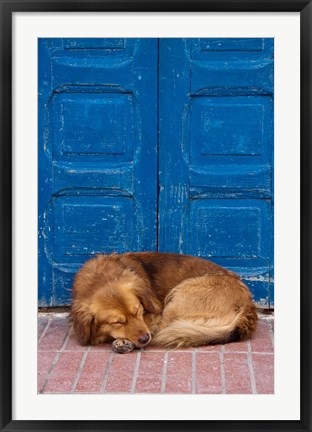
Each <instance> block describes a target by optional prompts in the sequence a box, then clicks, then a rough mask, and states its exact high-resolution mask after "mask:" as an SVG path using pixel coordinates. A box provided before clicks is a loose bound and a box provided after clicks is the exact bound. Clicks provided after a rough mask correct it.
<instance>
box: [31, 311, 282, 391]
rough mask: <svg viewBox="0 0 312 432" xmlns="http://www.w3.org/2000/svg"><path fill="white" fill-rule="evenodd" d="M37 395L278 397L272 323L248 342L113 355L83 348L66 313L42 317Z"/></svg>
mask: <svg viewBox="0 0 312 432" xmlns="http://www.w3.org/2000/svg"><path fill="white" fill-rule="evenodd" d="M38 340H39V341H38V392H39V393H76V394H79V393H151V394H158V393H159V394H163V393H167V394H192V393H193V394H195V393H196V394H260V393H261V394H269V393H274V351H273V319H270V318H267V317H266V318H262V319H260V321H259V325H258V329H257V332H256V333H255V335H254V336H253V338H252V339H251V340H250V341H244V342H234V343H230V344H225V345H216V346H205V347H199V348H188V349H183V350H164V349H156V348H150V347H146V348H144V349H140V350H135V351H133V352H132V353H130V354H124V355H121V354H115V353H113V352H112V351H111V347H110V345H101V346H97V347H82V346H80V345H79V344H78V342H77V341H76V339H75V338H74V337H73V336H71V335H70V334H69V332H68V325H67V318H66V314H39V317H38Z"/></svg>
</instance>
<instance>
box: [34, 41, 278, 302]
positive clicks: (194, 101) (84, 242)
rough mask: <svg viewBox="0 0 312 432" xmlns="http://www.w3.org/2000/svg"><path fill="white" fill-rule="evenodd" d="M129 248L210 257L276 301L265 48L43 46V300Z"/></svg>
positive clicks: (58, 296)
mask: <svg viewBox="0 0 312 432" xmlns="http://www.w3.org/2000/svg"><path fill="white" fill-rule="evenodd" d="M157 218H158V219H157ZM157 228H158V230H157ZM130 250H134V251H135V250H160V251H174V252H179V253H190V254H192V255H198V256H202V257H205V258H208V259H211V260H212V261H215V262H217V263H219V264H221V265H224V266H226V267H228V268H232V269H233V270H235V271H237V272H238V273H240V274H241V275H242V276H243V278H244V279H245V280H246V281H247V283H248V285H249V286H250V287H251V289H252V291H253V293H254V297H255V299H256V300H257V301H260V302H262V303H263V304H265V305H269V304H270V302H271V303H272V293H273V292H272V287H273V40H272V39H248V38H247V39H246V38H240V39H237V38H236V39H233V38H230V39H159V40H157V39H117V38H111V39H85V38H84V39H39V304H40V305H42V306H45V305H61V304H68V303H69V301H70V288H71V283H72V278H73V274H74V273H75V272H76V271H77V270H78V268H79V267H80V266H81V264H82V263H83V262H85V261H86V260H87V259H88V258H90V257H91V256H93V255H94V254H96V253H98V252H112V251H118V252H125V251H130Z"/></svg>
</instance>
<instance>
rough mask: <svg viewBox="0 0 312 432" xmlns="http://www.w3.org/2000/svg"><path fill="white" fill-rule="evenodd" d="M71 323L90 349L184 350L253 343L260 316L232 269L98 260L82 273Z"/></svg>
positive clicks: (139, 259) (187, 259)
mask: <svg viewBox="0 0 312 432" xmlns="http://www.w3.org/2000/svg"><path fill="white" fill-rule="evenodd" d="M71 320H72V322H73V327H74V330H75V332H76V335H77V337H78V339H79V341H80V343H81V344H83V345H86V344H92V345H96V344H100V343H103V342H108V341H113V340H115V341H116V340H117V341H120V340H126V341H130V343H131V342H132V346H133V345H134V346H136V347H142V346H144V345H147V344H148V343H149V342H151V343H152V344H153V345H156V346H161V347H167V348H178V347H179V348H181V347H195V346H199V345H206V344H218V343H226V342H232V341H236V340H240V339H246V338H248V337H250V335H251V333H252V332H253V331H254V330H255V328H256V323H257V313H256V307H255V305H254V304H253V302H252V298H251V294H250V292H249V290H248V288H247V287H246V285H245V284H244V283H243V282H242V281H241V280H240V278H239V276H237V275H236V274H235V273H233V272H231V271H229V270H226V269H225V268H222V267H220V266H218V265H216V264H214V263H212V262H209V261H207V260H204V259H201V258H197V257H191V256H188V255H178V254H173V253H158V252H134V253H125V254H112V255H98V256H97V257H96V258H94V259H91V260H90V261H88V262H87V263H86V264H85V265H84V266H83V267H82V269H81V270H80V271H79V272H78V273H77V275H76V277H75V280H74V285H73V300H72V308H71ZM123 343H124V342H123Z"/></svg>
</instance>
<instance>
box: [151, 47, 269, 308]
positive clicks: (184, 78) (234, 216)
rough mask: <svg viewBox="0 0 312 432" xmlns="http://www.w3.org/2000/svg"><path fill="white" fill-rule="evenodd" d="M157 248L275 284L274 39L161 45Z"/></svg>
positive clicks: (263, 287) (265, 299)
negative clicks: (198, 257)
mask: <svg viewBox="0 0 312 432" xmlns="http://www.w3.org/2000/svg"><path fill="white" fill-rule="evenodd" d="M159 52H160V83H161V86H160V145H159V150H160V156H159V158H160V176H159V181H160V195H159V209H160V213H159V249H160V250H162V251H178V252H180V253H189V254H192V255H198V256H201V257H204V258H208V259H211V260H212V261H214V262H217V263H219V264H221V265H224V266H226V267H229V268H231V269H233V270H234V271H236V272H238V273H240V274H241V275H242V276H243V278H244V279H245V280H246V282H247V283H248V285H249V286H250V287H251V289H252V290H253V292H254V295H255V299H256V300H257V301H259V302H260V303H263V304H264V305H269V304H270V302H272V292H271V291H272V290H271V288H272V282H273V279H272V276H273V252H272V246H273V240H272V239H273V180H272V179H273V40H272V39H184V40H183V39H161V40H160V50H159Z"/></svg>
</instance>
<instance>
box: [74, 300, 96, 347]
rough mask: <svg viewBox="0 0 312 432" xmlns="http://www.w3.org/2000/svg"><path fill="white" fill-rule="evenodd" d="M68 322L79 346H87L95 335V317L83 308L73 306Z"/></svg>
mask: <svg viewBox="0 0 312 432" xmlns="http://www.w3.org/2000/svg"><path fill="white" fill-rule="evenodd" d="M70 320H71V321H72V323H73V327H74V330H75V333H76V336H77V338H78V340H79V342H80V344H81V345H88V344H89V343H90V342H91V339H92V337H93V336H94V335H95V317H94V315H93V314H92V313H91V312H90V311H89V310H88V308H85V307H75V305H73V307H72V309H71V313H70Z"/></svg>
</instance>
